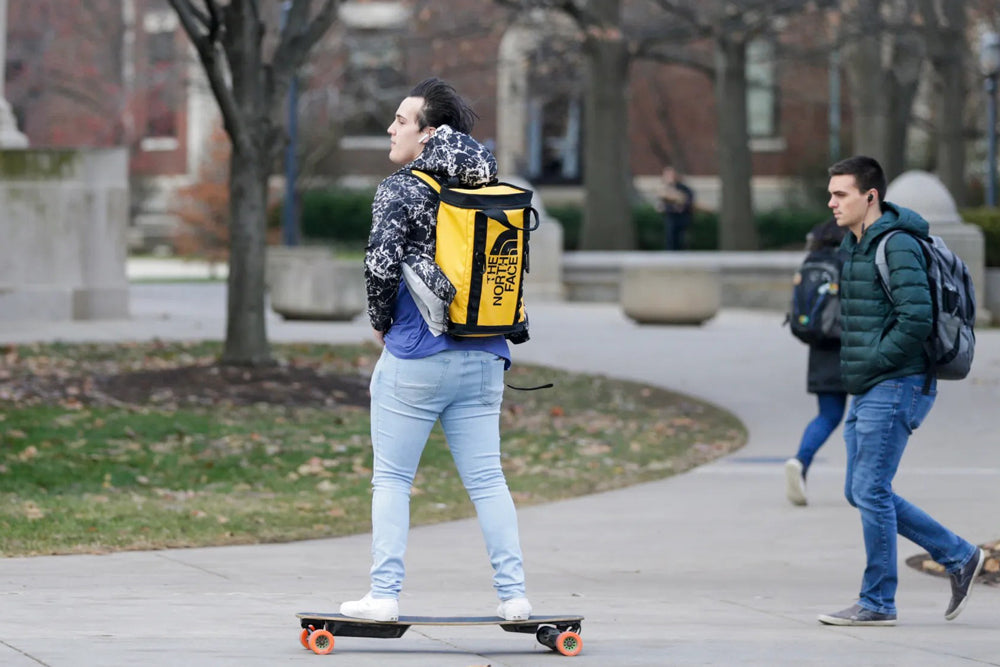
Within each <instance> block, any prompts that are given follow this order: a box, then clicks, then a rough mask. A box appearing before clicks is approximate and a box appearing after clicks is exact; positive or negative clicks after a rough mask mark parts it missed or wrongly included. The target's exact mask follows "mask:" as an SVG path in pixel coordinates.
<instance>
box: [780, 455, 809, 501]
mask: <svg viewBox="0 0 1000 667" xmlns="http://www.w3.org/2000/svg"><path fill="white" fill-rule="evenodd" d="M802 472H803V470H802V461H799V460H798V459H797V458H790V459H788V460H787V461H785V496H786V497H787V498H788V502H790V503H791V504H793V505H805V504H806V502H807V500H806V478H805V477H804V476H803V475H802Z"/></svg>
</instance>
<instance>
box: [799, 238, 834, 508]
mask: <svg viewBox="0 0 1000 667" xmlns="http://www.w3.org/2000/svg"><path fill="white" fill-rule="evenodd" d="M843 240H844V230H843V229H842V228H841V227H838V226H837V220H836V218H830V219H829V220H827V221H825V222H821V223H820V224H818V225H816V226H815V227H813V228H812V230H811V231H810V232H809V234H808V235H807V236H806V250H807V251H808V252H810V253H813V252H818V253H823V252H827V253H829V254H830V255H831V256H834V257H839V252H838V251H839V248H840V243H841V241H843ZM806 391H807V392H809V393H810V394H815V395H816V403H817V405H818V407H819V414H817V415H816V416H815V417H813V419H812V421H810V422H809V424H807V425H806V429H805V431H804V432H803V433H802V439H801V440H800V441H799V449H798V452H797V453H796V454H795V456H793V457H792V458H790V459H788V460H787V461H785V495H786V496H787V497H788V501H789V502H791V503H792V504H793V505H805V504H806V503H807V502H808V499H807V496H806V475H807V474H808V473H809V466H810V465H811V464H812V461H813V457H815V456H816V452H818V451H819V448H820V447H822V446H823V444H824V443H825V442H826V441H827V440H828V439H829V438H830V435H831V434H832V433H833V431H834V430H835V429H836V428H837V425H839V424H840V420H841V419H843V418H844V409H845V408H846V406H847V392H846V390H845V389H844V382H843V380H841V379H840V341H839V340H838V341H837V342H835V343H828V344H813V345H810V346H809V365H808V371H807V372H806Z"/></svg>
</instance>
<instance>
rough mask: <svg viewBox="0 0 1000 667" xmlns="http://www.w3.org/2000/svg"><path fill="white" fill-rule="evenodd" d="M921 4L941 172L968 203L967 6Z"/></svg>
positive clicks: (940, 1)
mask: <svg viewBox="0 0 1000 667" xmlns="http://www.w3.org/2000/svg"><path fill="white" fill-rule="evenodd" d="M918 5H919V9H920V16H921V18H922V19H923V21H922V25H923V32H924V40H925V43H926V45H927V58H928V61H929V63H930V66H931V71H932V73H933V83H934V101H935V109H934V125H935V129H936V135H937V141H936V147H937V151H936V152H937V173H938V176H939V177H940V178H941V181H942V182H943V183H944V184H945V187H947V188H948V191H949V192H951V196H952V197H954V199H955V202H956V203H957V204H958V205H959V206H961V205H962V204H964V203H965V113H964V111H965V98H966V64H967V60H968V46H967V44H966V39H965V29H966V25H967V23H968V21H967V18H966V6H965V2H961V1H958V0H918Z"/></svg>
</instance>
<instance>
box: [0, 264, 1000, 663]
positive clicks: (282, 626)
mask: <svg viewBox="0 0 1000 667" xmlns="http://www.w3.org/2000/svg"><path fill="white" fill-rule="evenodd" d="M224 290H225V287H224V285H222V284H218V283H199V284H193V285H156V284H143V285H135V286H133V288H132V302H131V303H132V319H130V320H128V321H121V322H100V323H86V322H75V323H67V324H41V325H39V324H36V325H16V326H15V325H10V324H2V325H0V342H19V341H31V340H54V339H62V340H128V339H148V338H151V337H154V336H158V337H161V338H221V337H222V334H223V331H224V320H223V315H224V310H225V292H224ZM530 307H531V317H532V341H531V342H529V343H528V344H526V345H522V346H518V347H516V348H514V352H515V362H516V361H530V362H537V363H544V364H549V365H553V366H559V367H564V368H567V369H571V370H578V371H588V372H596V373H604V374H608V375H613V376H616V377H621V378H627V379H634V380H639V381H643V382H648V383H652V384H657V385H662V386H665V387H668V388H671V389H675V390H678V391H681V392H685V393H688V394H692V395H696V396H699V397H702V398H706V399H708V400H711V401H713V402H715V403H717V404H719V405H721V406H724V407H726V408H728V409H729V410H731V411H733V412H734V413H736V414H737V415H738V416H739V417H740V418H741V419H742V420H743V421H744V423H746V425H747V427H748V428H749V431H750V441H749V443H748V444H747V446H746V447H745V448H744V449H742V450H740V451H738V452H736V453H735V454H733V455H731V456H729V457H727V458H725V459H722V460H719V461H716V462H714V463H712V464H709V465H706V466H703V467H701V468H698V469H696V470H694V471H692V472H689V473H687V474H684V475H680V476H677V477H673V478H670V479H667V480H663V481H660V482H654V483H649V484H644V485H641V486H636V487H631V488H628V489H623V490H620V491H615V492H611V493H605V494H600V495H595V496H588V497H583V498H578V499H574V500H569V501H564V502H560V503H553V504H550V505H544V506H536V507H527V508H524V509H522V510H520V512H519V517H520V523H521V534H522V541H523V548H524V553H525V559H526V569H527V572H528V577H529V580H528V591H529V596H530V597H531V599H532V602H533V604H534V606H535V610H536V612H537V613H540V614H550V613H580V614H583V615H584V616H586V620H585V621H584V624H583V639H584V649H583V652H582V653H581V654H580V655H579V656H578V657H576V658H572V659H571V660H572V661H573V662H572V663H569V664H574V665H581V666H582V665H600V666H602V667H603V666H609V665H614V666H618V665H800V664H808V665H845V664H847V665H941V666H944V665H949V666H950V665H957V664H966V663H967V664H992V665H1000V591H998V590H997V589H995V588H990V587H985V586H980V587H977V588H976V589H975V594H974V596H973V598H972V600H971V601H970V603H969V605H968V607H967V608H966V610H965V611H964V612H963V614H962V615H961V616H960V617H959V618H958V619H957V620H956V621H954V622H951V623H948V622H946V621H945V620H944V618H943V614H944V608H945V605H946V604H947V601H948V598H949V593H950V591H949V586H948V582H947V580H945V579H941V578H936V577H931V576H928V575H925V574H921V573H918V572H915V571H913V570H911V569H910V568H907V567H905V565H903V564H902V561H903V560H904V559H905V558H906V557H907V556H910V555H912V554H914V553H918V552H919V549H918V548H917V547H915V546H914V545H912V544H911V543H909V542H907V541H906V540H903V539H900V543H899V555H900V572H899V574H900V587H899V594H898V599H897V602H898V605H899V609H900V621H899V625H898V626H897V627H895V628H854V629H852V628H830V627H825V626H821V625H820V624H819V623H817V622H816V614H817V613H821V612H829V611H834V610H838V609H840V608H842V607H845V606H847V605H848V604H850V603H851V602H852V601H853V600H854V599H855V595H856V593H857V589H858V585H859V583H860V579H861V574H862V570H863V567H864V550H863V547H862V544H861V530H860V522H859V519H858V515H857V511H856V510H854V509H852V508H850V507H849V506H848V505H847V504H846V502H845V501H844V499H843V496H842V490H841V489H842V485H843V481H842V476H843V468H844V455H843V445H842V440H841V439H840V435H839V433H838V434H836V435H835V436H834V437H833V439H832V440H831V441H830V443H828V444H827V446H826V447H824V449H822V450H821V451H820V455H819V458H818V460H817V462H816V463H815V465H814V467H813V469H812V470H811V471H810V489H809V493H810V503H811V504H810V505H809V506H808V507H806V508H797V507H792V506H791V505H789V504H788V503H787V501H786V500H785V498H784V488H783V477H782V466H781V463H782V462H783V461H784V459H785V458H787V457H788V456H790V455H792V454H793V453H794V450H795V447H796V445H797V442H798V438H799V436H800V434H801V431H802V428H803V427H804V425H805V423H806V421H807V420H808V419H809V418H811V416H812V415H813V411H814V403H813V398H812V397H811V396H808V395H807V394H805V392H804V386H805V358H806V355H805V348H804V347H803V346H802V345H800V344H799V343H797V342H796V341H795V340H794V339H793V338H792V337H791V336H790V335H789V334H788V332H787V330H785V329H783V328H782V327H781V319H782V318H781V316H780V315H777V314H773V313H772V314H766V313H759V312H749V311H726V312H723V313H722V314H720V316H718V317H717V318H716V319H714V320H712V321H711V322H709V323H708V324H707V325H705V326H704V327H701V328H693V327H680V328H666V327H638V326H635V325H633V324H632V323H630V322H629V321H627V320H626V319H625V318H623V317H622V316H621V315H620V313H619V312H618V309H617V308H615V307H612V306H607V305H587V304H531V305H530ZM269 335H270V337H271V339H272V340H274V341H289V340H308V341H327V342H344V341H356V340H361V339H365V338H367V337H368V336H369V330H368V327H367V324H366V323H365V322H364V321H361V320H359V321H356V322H353V323H347V324H333V323H286V322H282V321H280V320H278V319H277V318H271V319H270V320H269ZM940 389H941V395H940V396H939V398H938V401H937V405H936V406H935V408H934V411H933V412H932V413H931V415H930V417H929V418H928V420H927V422H926V423H925V424H924V426H923V427H921V429H920V430H919V431H918V432H917V434H916V435H915V436H914V438H913V439H912V440H911V443H910V446H909V449H908V451H907V454H906V457H905V458H904V461H903V465H902V470H901V472H900V474H899V475H898V477H897V485H896V486H897V489H898V490H899V492H900V493H902V494H903V495H905V496H906V497H908V498H909V499H911V500H913V501H914V502H916V503H917V504H918V505H920V506H922V507H924V508H925V509H926V510H928V511H929V512H930V513H931V514H932V515H933V516H935V517H936V518H938V519H939V520H941V521H942V522H943V523H945V524H946V525H948V526H949V527H951V528H953V529H954V530H956V531H957V532H959V533H960V534H962V535H963V536H965V537H966V538H967V539H969V540H972V541H975V542H985V541H988V540H993V539H997V538H1000V522H998V520H997V518H996V516H997V513H996V507H997V501H998V499H1000V461H998V458H997V454H996V442H995V441H996V430H997V427H996V424H997V419H998V417H997V415H996V407H995V406H997V405H1000V402H998V398H1000V331H992V330H984V331H982V332H980V334H979V338H978V346H977V359H976V366H975V369H974V371H973V376H972V377H971V378H970V379H968V380H966V381H964V382H950V383H942V384H941V386H940ZM555 391H558V388H556V389H555ZM508 400H516V397H509V399H508ZM368 551H369V536H368V535H359V536H354V537H348V538H342V539H333V540H316V541H311V542H300V543H293V544H279V545H261V546H248V547H226V548H212V549H189V550H174V551H159V552H136V553H120V554H111V555H107V556H60V557H43V558H16V559H6V560H0V664H2V665H17V666H21V665H24V666H27V665H39V664H41V665H51V666H58V667H70V666H73V667H75V666H77V665H102V666H108V665H132V664H135V663H137V662H138V663H141V664H146V665H177V664H185V665H188V666H191V667H193V666H195V665H227V664H232V665H273V664H277V663H281V664H296V663H302V664H307V663H308V664H316V662H318V661H329V662H330V663H331V664H333V663H334V662H336V663H337V664H345V665H352V666H354V665H361V666H369V665H370V666H374V665H442V666H445V667H449V666H456V667H469V666H471V665H486V664H489V665H492V666H493V667H498V666H500V665H509V666H522V665H545V664H555V662H554V661H561V660H568V658H563V657H561V656H558V655H555V654H552V653H550V652H549V651H547V650H546V649H544V648H542V647H540V646H539V645H537V644H536V642H535V640H534V639H533V638H532V637H531V636H530V635H523V636H522V635H512V634H507V633H503V632H501V631H500V630H498V629H497V628H494V627H465V628H443V627H426V628H414V629H411V630H410V631H409V632H408V633H407V634H406V635H405V636H404V637H403V638H401V639H397V640H378V639H361V638H349V637H345V638H338V639H337V641H336V649H335V651H334V653H333V654H332V655H330V656H326V657H319V656H315V655H313V654H312V653H311V652H309V651H306V650H304V649H303V648H301V647H300V646H299V644H298V629H297V625H296V622H295V618H294V614H295V612H297V611H304V610H310V611H317V610H335V609H336V607H337V606H338V604H339V602H340V601H342V600H344V599H353V598H356V597H358V596H360V595H361V594H362V593H364V592H365V590H366V588H367V570H368V566H369V554H368ZM407 566H408V577H407V581H406V589H405V591H404V594H403V597H402V598H401V607H402V611H403V613H407V614H457V613H477V614H489V613H491V612H492V610H494V609H495V606H496V603H495V600H494V596H493V592H492V589H491V587H490V568H489V564H488V562H487V559H486V556H485V550H484V548H483V545H482V538H481V536H480V534H479V530H478V527H477V526H476V524H475V522H474V521H471V520H469V521H459V522H453V523H447V524H441V525H437V526H430V527H426V528H418V529H414V530H413V531H412V534H411V539H410V548H409V552H408V557H407Z"/></svg>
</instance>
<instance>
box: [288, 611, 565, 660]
mask: <svg viewBox="0 0 1000 667" xmlns="http://www.w3.org/2000/svg"><path fill="white" fill-rule="evenodd" d="M295 616H296V617H297V618H298V619H299V623H300V625H301V626H302V633H301V634H300V636H299V641H300V642H301V643H302V645H303V646H305V647H306V648H308V649H310V650H312V651H313V652H314V653H318V654H320V655H323V654H326V653H330V652H331V651H332V650H333V643H334V639H333V638H334V637H335V636H340V637H374V638H381V639H396V638H398V637H402V636H403V634H405V633H406V631H407V630H409V629H410V627H411V626H413V625H499V626H500V627H501V628H502V629H504V630H505V631H507V632H522V633H525V634H532V633H534V635H535V639H537V640H538V643H540V644H542V645H543V646H547V647H548V648H550V649H552V650H553V651H557V652H559V653H561V654H563V655H569V656H573V655H577V654H578V653H579V652H580V651H581V650H582V649H583V640H582V639H580V631H581V628H580V624H581V622H582V621H583V616H532V617H531V618H529V619H527V620H524V621H507V620H504V619H502V618H500V617H499V616H400V617H399V620H398V621H370V620H368V619H365V618H353V617H350V616H343V615H341V614H323V613H314V612H300V613H298V614H296V615H295Z"/></svg>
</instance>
